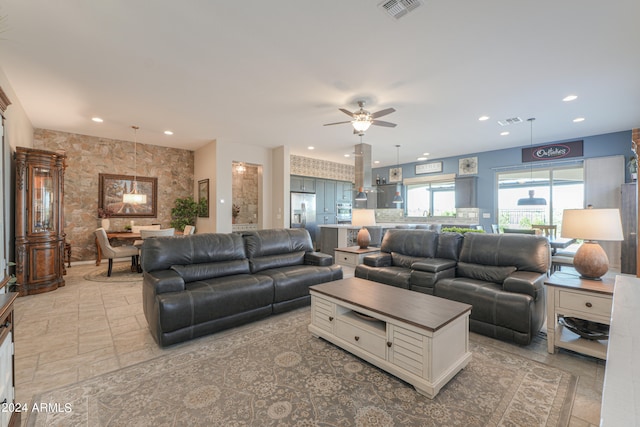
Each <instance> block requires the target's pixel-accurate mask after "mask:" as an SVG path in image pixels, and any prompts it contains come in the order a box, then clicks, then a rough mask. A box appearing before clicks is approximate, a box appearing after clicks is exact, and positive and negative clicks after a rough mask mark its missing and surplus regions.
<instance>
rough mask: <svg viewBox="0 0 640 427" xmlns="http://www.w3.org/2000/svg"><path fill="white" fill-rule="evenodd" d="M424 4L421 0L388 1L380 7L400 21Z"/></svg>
mask: <svg viewBox="0 0 640 427" xmlns="http://www.w3.org/2000/svg"><path fill="white" fill-rule="evenodd" d="M421 4H422V1H421V0H386V1H383V2H382V3H380V4H379V5H378V7H380V8H382V10H384V12H385V13H386V14H387V15H389V16H390V17H392V18H395V19H400V18H402V17H403V16H405V15H406V14H407V13H409V12H411V11H412V10H414V9H416V8H417V7H418V6H420V5H421Z"/></svg>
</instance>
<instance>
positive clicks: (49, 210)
mask: <svg viewBox="0 0 640 427" xmlns="http://www.w3.org/2000/svg"><path fill="white" fill-rule="evenodd" d="M31 188H32V190H31V197H32V202H33V212H32V215H31V220H32V224H31V229H32V230H33V232H34V233H42V232H47V231H52V230H53V229H54V222H53V219H54V218H53V176H52V174H51V170H50V169H48V168H40V167H35V168H33V179H32V187H31Z"/></svg>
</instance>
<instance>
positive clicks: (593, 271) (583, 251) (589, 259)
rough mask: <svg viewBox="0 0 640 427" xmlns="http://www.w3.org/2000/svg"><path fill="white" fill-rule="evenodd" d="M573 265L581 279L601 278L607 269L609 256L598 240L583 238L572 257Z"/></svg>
mask: <svg viewBox="0 0 640 427" xmlns="http://www.w3.org/2000/svg"><path fill="white" fill-rule="evenodd" d="M573 266H574V268H575V269H576V271H577V272H578V273H580V276H581V277H582V278H583V279H591V280H602V279H600V277H602V276H604V275H605V274H606V273H607V271H609V258H608V257H607V254H606V253H605V251H604V249H602V246H600V245H599V244H598V242H594V241H586V240H585V242H584V243H583V244H582V245H581V246H580V247H579V248H578V250H577V251H576V254H575V256H574V257H573Z"/></svg>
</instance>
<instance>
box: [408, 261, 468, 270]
mask: <svg viewBox="0 0 640 427" xmlns="http://www.w3.org/2000/svg"><path fill="white" fill-rule="evenodd" d="M456 264H457V262H456V261H455V260H453V259H444V258H429V259H425V260H424V261H416V262H414V263H413V264H411V268H412V269H413V270H417V271H426V272H428V273H437V272H439V271H444V270H448V269H450V268H454V267H455V266H456Z"/></svg>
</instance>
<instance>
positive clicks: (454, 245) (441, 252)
mask: <svg viewBox="0 0 640 427" xmlns="http://www.w3.org/2000/svg"><path fill="white" fill-rule="evenodd" d="M462 240H463V237H462V234H460V233H440V235H439V236H438V250H437V252H436V258H446V259H453V260H456V261H457V260H458V258H459V257H460V248H461V247H462Z"/></svg>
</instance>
